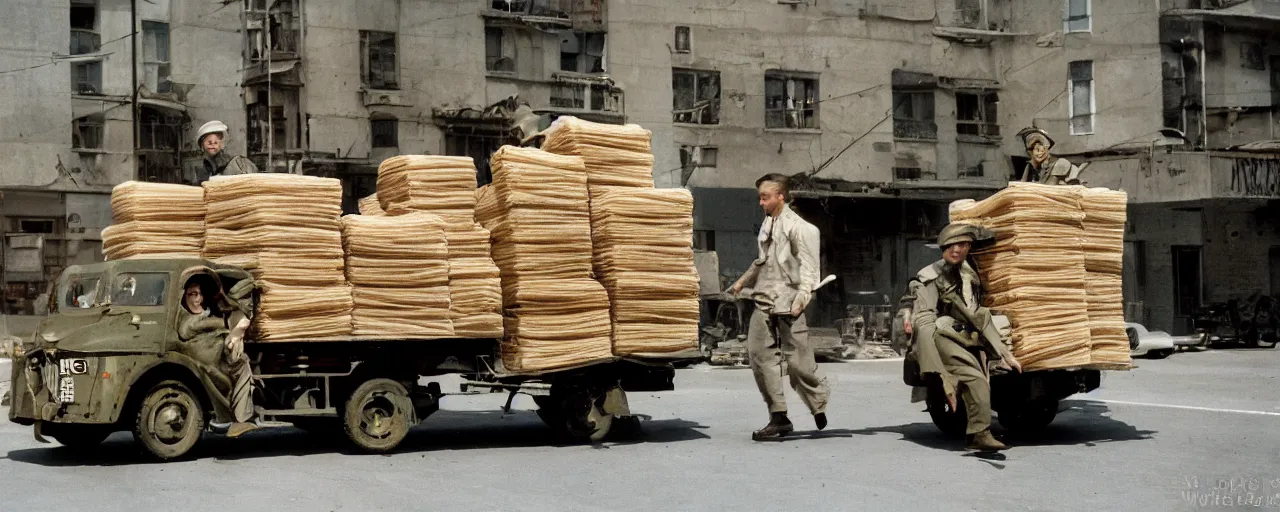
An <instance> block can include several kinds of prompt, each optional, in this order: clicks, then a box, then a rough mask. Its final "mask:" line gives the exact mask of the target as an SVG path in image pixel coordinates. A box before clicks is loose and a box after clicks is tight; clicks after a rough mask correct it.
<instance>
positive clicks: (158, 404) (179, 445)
mask: <svg viewBox="0 0 1280 512" xmlns="http://www.w3.org/2000/svg"><path fill="white" fill-rule="evenodd" d="M203 433H204V407H203V406H202V405H201V404H200V399H199V398H196V396H195V395H194V394H193V393H192V392H191V389H190V388H188V387H187V385H186V384H183V383H182V382H179V381H176V380H166V381H162V382H160V383H158V384H156V385H155V386H152V387H151V390H149V391H147V394H146V395H145V396H144V397H143V399H142V402H141V404H140V405H139V406H138V417H137V420H136V421H135V422H134V426H133V437H134V438H135V439H137V440H138V442H139V443H141V444H142V447H143V448H144V449H146V451H147V453H148V454H150V455H151V456H152V457H154V458H156V459H157V460H161V461H168V460H173V459H177V458H180V457H182V456H184V455H186V454H187V453H188V452H190V451H191V449H192V448H194V447H195V445H196V443H197V442H199V441H200V435H201V434H203ZM55 439H56V438H55Z"/></svg>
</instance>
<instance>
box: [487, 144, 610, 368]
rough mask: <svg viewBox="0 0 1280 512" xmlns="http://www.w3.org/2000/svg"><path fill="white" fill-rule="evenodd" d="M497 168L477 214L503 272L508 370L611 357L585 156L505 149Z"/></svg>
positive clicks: (606, 302) (504, 351)
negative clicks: (595, 267) (594, 271)
mask: <svg viewBox="0 0 1280 512" xmlns="http://www.w3.org/2000/svg"><path fill="white" fill-rule="evenodd" d="M492 167H493V184H492V185H490V186H488V187H487V188H486V189H482V190H481V191H479V192H477V193H476V196H477V200H478V203H479V204H478V206H477V216H478V217H479V219H480V221H481V223H482V224H484V225H485V227H486V228H488V229H489V230H491V232H492V233H491V234H492V240H493V259H494V262H495V263H496V264H497V266H498V268H499V272H500V275H501V282H502V297H503V307H504V310H505V322H504V323H505V326H506V329H505V331H506V333H505V334H506V337H505V339H504V341H503V342H502V344H501V350H500V352H501V355H502V361H503V365H504V367H505V368H506V369H507V370H510V371H514V372H532V371H546V370H552V369H557V368H567V367H572V366H578V365H583V364H589V363H592V362H595V361H599V360H603V359H607V358H610V357H612V350H611V342H610V331H611V329H610V320H609V296H608V294H606V293H605V291H604V288H603V287H601V286H600V284H599V283H597V282H596V281H594V280H593V279H591V224H590V217H589V213H588V208H587V190H586V174H585V172H584V171H583V163H582V159H581V158H578V157H566V156H558V155H553V154H551V153H547V152H545V151H540V150H537V149H530V148H517V147H512V146H504V147H502V148H501V149H499V150H498V151H497V152H496V153H494V155H493V160H492Z"/></svg>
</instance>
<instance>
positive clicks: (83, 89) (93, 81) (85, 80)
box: [71, 61, 102, 94]
mask: <svg viewBox="0 0 1280 512" xmlns="http://www.w3.org/2000/svg"><path fill="white" fill-rule="evenodd" d="M71 93H72V94H102V61H92V62H76V63H74V64H72V65H71Z"/></svg>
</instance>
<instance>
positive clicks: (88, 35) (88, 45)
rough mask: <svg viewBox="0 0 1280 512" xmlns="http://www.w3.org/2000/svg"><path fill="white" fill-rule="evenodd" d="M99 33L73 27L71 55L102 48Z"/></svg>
mask: <svg viewBox="0 0 1280 512" xmlns="http://www.w3.org/2000/svg"><path fill="white" fill-rule="evenodd" d="M100 41H101V38H99V36H98V33H97V32H94V31H92V30H87V29H82V28H73V29H71V51H70V54H71V55H84V54H87V53H95V52H97V51H98V50H99V49H100V46H99V43H100Z"/></svg>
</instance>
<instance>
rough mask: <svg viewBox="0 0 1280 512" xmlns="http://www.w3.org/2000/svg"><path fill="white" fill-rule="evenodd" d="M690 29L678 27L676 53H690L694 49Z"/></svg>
mask: <svg viewBox="0 0 1280 512" xmlns="http://www.w3.org/2000/svg"><path fill="white" fill-rule="evenodd" d="M691 38H692V36H691V35H690V31H689V27H676V52H679V53H689V52H690V51H692V49H693V41H692V40H691Z"/></svg>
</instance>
